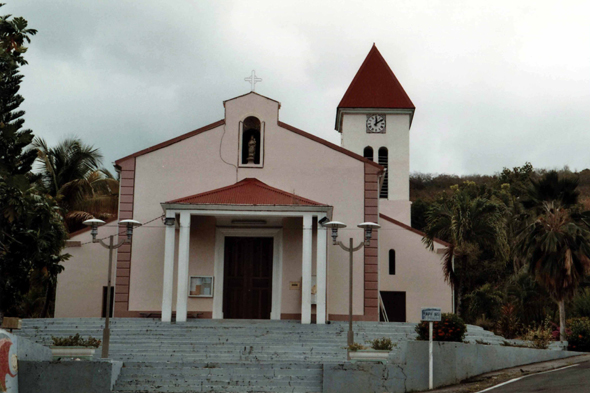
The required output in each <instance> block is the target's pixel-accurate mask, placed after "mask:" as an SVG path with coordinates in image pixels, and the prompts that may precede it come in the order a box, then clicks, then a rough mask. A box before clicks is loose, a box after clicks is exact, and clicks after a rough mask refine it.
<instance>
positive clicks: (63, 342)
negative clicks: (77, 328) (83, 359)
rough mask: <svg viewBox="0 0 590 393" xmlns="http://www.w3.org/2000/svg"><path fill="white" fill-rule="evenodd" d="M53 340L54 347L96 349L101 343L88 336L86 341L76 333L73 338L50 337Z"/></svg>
mask: <svg viewBox="0 0 590 393" xmlns="http://www.w3.org/2000/svg"><path fill="white" fill-rule="evenodd" d="M51 339H52V340H53V345H54V346H56V347H92V348H98V347H99V346H100V343H101V341H100V340H97V339H96V338H94V337H92V336H88V338H87V339H84V338H82V336H80V333H76V335H75V336H69V337H54V336H51Z"/></svg>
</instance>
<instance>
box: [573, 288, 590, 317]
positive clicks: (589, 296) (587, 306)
mask: <svg viewBox="0 0 590 393" xmlns="http://www.w3.org/2000/svg"><path fill="white" fill-rule="evenodd" d="M571 307H572V316H575V317H589V318H590V288H583V289H581V290H580V291H578V293H577V294H576V296H575V297H574V298H573V300H572V303H571Z"/></svg>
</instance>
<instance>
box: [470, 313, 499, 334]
mask: <svg viewBox="0 0 590 393" xmlns="http://www.w3.org/2000/svg"><path fill="white" fill-rule="evenodd" d="M475 324H476V325H477V326H479V327H480V328H483V329H485V330H489V331H493V330H494V327H495V326H496V324H495V323H494V321H490V320H489V319H487V318H486V316H485V314H483V315H482V316H481V318H477V319H476V320H475Z"/></svg>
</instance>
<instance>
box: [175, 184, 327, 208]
mask: <svg viewBox="0 0 590 393" xmlns="http://www.w3.org/2000/svg"><path fill="white" fill-rule="evenodd" d="M166 203H178V204H180V203H186V204H191V205H198V204H213V205H279V206H294V205H298V206H302V205H303V206H327V205H325V204H323V203H318V202H314V201H312V200H309V199H306V198H303V197H300V196H298V195H295V194H291V193H288V192H285V191H282V190H279V189H278V188H274V187H271V186H269V185H267V184H265V183H263V182H261V181H260V180H258V179H254V178H246V179H244V180H242V181H240V182H238V183H236V184H232V185H231V186H227V187H222V188H218V189H216V190H212V191H207V192H203V193H200V194H196V195H192V196H188V197H184V198H180V199H175V200H173V201H169V202H166Z"/></svg>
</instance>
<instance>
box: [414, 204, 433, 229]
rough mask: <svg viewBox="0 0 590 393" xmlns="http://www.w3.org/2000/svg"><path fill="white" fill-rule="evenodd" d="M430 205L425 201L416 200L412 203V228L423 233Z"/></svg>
mask: <svg viewBox="0 0 590 393" xmlns="http://www.w3.org/2000/svg"><path fill="white" fill-rule="evenodd" d="M429 207H430V203H429V202H426V201H424V200H423V199H416V200H415V201H414V202H412V228H414V229H417V230H419V231H423V230H424V228H425V227H426V213H427V212H428V208H429Z"/></svg>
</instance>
